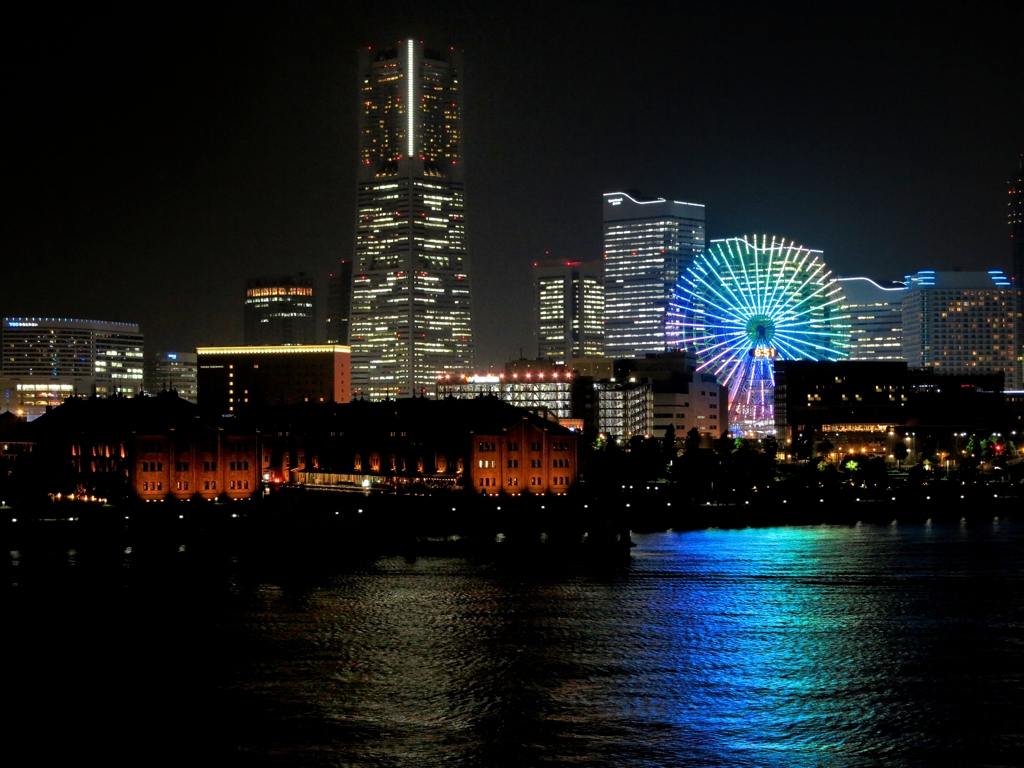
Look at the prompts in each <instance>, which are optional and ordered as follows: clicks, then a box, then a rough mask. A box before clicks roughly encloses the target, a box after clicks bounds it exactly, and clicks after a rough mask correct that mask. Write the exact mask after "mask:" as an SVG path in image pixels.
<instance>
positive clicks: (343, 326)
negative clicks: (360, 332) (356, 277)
mask: <svg viewBox="0 0 1024 768" xmlns="http://www.w3.org/2000/svg"><path fill="white" fill-rule="evenodd" d="M351 306H352V262H351V261H350V260H347V259H342V260H341V263H340V264H338V266H337V267H335V268H334V271H333V272H331V273H330V274H329V275H328V276H327V323H326V324H327V343H328V344H348V329H349V312H350V309H351Z"/></svg>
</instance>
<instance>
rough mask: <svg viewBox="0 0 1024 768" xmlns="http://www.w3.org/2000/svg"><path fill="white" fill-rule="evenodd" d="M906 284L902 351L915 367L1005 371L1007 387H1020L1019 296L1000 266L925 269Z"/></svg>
mask: <svg viewBox="0 0 1024 768" xmlns="http://www.w3.org/2000/svg"><path fill="white" fill-rule="evenodd" d="M906 283H907V290H906V292H905V293H904V294H903V355H904V357H905V358H906V360H907V365H908V366H909V367H910V368H934V369H935V370H936V372H937V373H954V374H964V373H978V374H994V373H1000V372H1001V373H1002V374H1003V376H1004V388H1005V389H1017V388H1019V387H1020V382H1019V381H1018V380H1017V377H1018V373H1019V370H1020V361H1019V360H1018V355H1019V349H1020V347H1019V345H1018V344H1017V340H1016V329H1017V325H1018V323H1017V317H1016V309H1015V301H1014V298H1015V297H1014V291H1013V287H1012V285H1011V283H1010V280H1009V279H1008V278H1007V277H1006V275H1004V274H1003V272H1002V271H1001V270H998V269H993V270H989V271H988V272H934V271H932V270H921V271H920V272H918V273H917V274H915V275H908V276H907V278H906Z"/></svg>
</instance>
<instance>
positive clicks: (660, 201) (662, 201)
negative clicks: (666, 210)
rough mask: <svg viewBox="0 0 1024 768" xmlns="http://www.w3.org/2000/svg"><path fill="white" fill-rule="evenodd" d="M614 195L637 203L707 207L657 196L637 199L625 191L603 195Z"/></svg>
mask: <svg viewBox="0 0 1024 768" xmlns="http://www.w3.org/2000/svg"><path fill="white" fill-rule="evenodd" d="M616 195H622V196H623V197H628V198H629V199H630V200H632V201H633V202H634V203H636V204H637V205H651V204H653V203H668V202H673V203H675V204H676V205H692V206H694V207H695V208H705V207H707V206H705V205H704V204H703V203H687V202H684V201H682V200H672V201H669V200H666V199H665V198H664V197H659V198H658V199H657V200H637V199H636V198H635V197H633V196H632V195H627V194H626V193H625V192H605V193H604V196H605V197H614V196H616Z"/></svg>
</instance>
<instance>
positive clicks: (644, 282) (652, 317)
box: [604, 192, 704, 358]
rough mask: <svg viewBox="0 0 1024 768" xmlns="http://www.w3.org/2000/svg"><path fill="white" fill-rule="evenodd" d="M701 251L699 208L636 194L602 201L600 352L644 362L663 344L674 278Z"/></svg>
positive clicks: (609, 196)
mask: <svg viewBox="0 0 1024 768" xmlns="http://www.w3.org/2000/svg"><path fill="white" fill-rule="evenodd" d="M703 250H704V206H703V205H700V204H698V203H683V202H679V201H677V200H666V199H664V198H645V197H641V196H640V195H639V194H636V193H630V194H627V193H625V192H613V193H608V194H605V196H604V258H605V262H604V307H605V309H604V317H605V326H604V328H605V330H604V353H605V354H606V355H607V356H608V357H615V358H623V357H643V356H644V355H647V354H656V353H658V352H664V351H665V350H666V349H667V348H668V345H667V343H666V336H665V318H666V313H667V310H668V304H669V299H670V298H671V296H672V289H673V288H675V286H676V283H677V282H678V281H679V276H680V275H681V274H682V273H683V272H684V271H685V270H686V268H687V267H688V266H689V265H690V263H691V262H692V261H693V259H694V257H695V256H696V255H697V254H698V253H700V252H701V251H703Z"/></svg>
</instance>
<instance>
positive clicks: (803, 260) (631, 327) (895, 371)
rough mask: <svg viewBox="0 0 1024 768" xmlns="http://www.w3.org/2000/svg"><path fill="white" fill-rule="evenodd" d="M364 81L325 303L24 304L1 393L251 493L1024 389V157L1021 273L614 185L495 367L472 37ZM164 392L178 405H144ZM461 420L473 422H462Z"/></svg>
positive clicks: (19, 411) (134, 471) (187, 472)
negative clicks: (951, 263) (861, 269)
mask: <svg viewBox="0 0 1024 768" xmlns="http://www.w3.org/2000/svg"><path fill="white" fill-rule="evenodd" d="M357 85H358V89H359V93H360V99H359V101H360V112H359V136H358V138H359V153H358V158H357V162H358V174H357V188H356V190H355V191H356V207H355V210H354V211H352V214H353V215H354V223H355V236H354V239H353V242H352V243H351V244H350V247H349V248H346V249H345V251H344V252H343V253H342V254H341V255H343V256H344V258H339V259H338V260H337V261H336V263H335V264H334V265H333V266H332V267H331V271H330V273H329V275H328V279H327V282H326V286H327V290H326V304H325V306H324V308H323V309H324V311H323V315H322V318H321V315H320V309H321V306H320V303H319V301H318V299H321V300H322V299H323V296H321V295H319V294H318V289H317V286H316V281H315V280H314V279H313V278H312V277H310V276H308V275H305V274H301V273H300V274H294V275H287V274H277V275H271V276H259V277H253V278H251V279H249V280H248V281H247V283H246V285H245V289H244V316H243V318H242V320H243V324H244V344H243V345H239V346H206V347H200V348H198V349H188V350H179V351H166V350H159V351H158V350H149V349H147V348H146V345H145V339H144V336H143V334H142V333H141V331H140V329H139V326H138V325H136V324H132V323H122V322H106V321H94V320H79V319H69V318H53V317H5V318H3V324H2V327H0V350H2V357H0V412H4V411H10V413H11V414H12V415H13V416H14V417H17V418H20V419H22V420H26V421H31V420H33V419H36V418H38V417H40V416H42V415H44V414H46V413H47V411H51V410H53V409H55V408H57V407H58V406H60V407H61V413H62V415H61V416H60V417H59V418H57V419H54V418H52V417H51V418H48V419H47V420H44V422H43V423H44V424H49V425H51V426H50V427H49V428H50V429H57V430H58V431H59V430H60V429H65V430H66V431H67V435H68V437H67V440H70V441H71V442H69V443H68V445H66V446H64V448H66V449H67V450H69V451H71V452H72V453H71V454H70V455H73V456H75V457H76V465H75V466H76V468H77V469H76V471H77V472H79V473H82V474H83V475H84V474H88V473H102V472H111V471H115V472H121V470H122V469H125V468H126V467H127V471H128V476H129V478H130V479H131V482H132V483H133V488H134V491H135V492H136V493H138V494H141V495H143V496H146V494H149V495H150V496H152V497H153V498H156V497H159V496H160V495H161V494H168V493H170V494H172V495H176V496H185V495H189V494H194V493H199V494H200V495H208V496H211V497H212V496H216V495H219V494H220V493H221V492H222V491H226V492H228V494H229V495H230V494H235V495H239V496H240V495H245V494H247V493H250V492H253V491H254V490H255V487H256V484H257V483H260V482H264V481H265V480H266V478H267V477H273V478H281V477H286V478H291V477H293V476H294V477H302V478H304V480H303V481H304V482H308V483H314V484H328V485H331V484H342V485H344V484H351V483H355V484H357V485H359V484H362V483H364V481H368V482H370V483H371V484H373V483H376V482H378V480H377V478H380V477H388V478H392V479H393V480H394V482H403V483H404V482H409V483H412V482H420V483H425V484H427V485H431V484H433V485H444V484H446V483H450V482H451V481H452V479H453V478H455V477H456V476H461V477H463V478H465V477H471V479H472V484H473V485H474V487H475V488H476V490H478V491H480V492H484V493H494V492H497V491H498V490H499V489H504V490H505V491H506V492H511V491H514V490H515V492H518V490H516V489H519V490H522V491H525V490H529V491H531V492H541V491H543V492H562V491H564V490H565V488H567V487H568V486H569V485H571V484H572V482H574V479H575V477H576V459H575V451H576V441H577V440H578V439H584V437H585V438H586V439H587V440H605V441H616V442H620V443H623V444H628V443H629V441H631V440H633V439H634V438H637V437H657V438H659V439H663V438H666V437H667V436H670V435H675V436H676V439H677V440H682V439H683V438H684V436H685V435H687V434H693V433H694V431H696V434H697V435H698V436H699V437H700V438H701V439H702V440H704V441H705V442H707V441H710V440H713V439H717V438H719V437H722V436H725V435H728V434H730V433H731V434H733V435H744V436H749V437H764V436H767V435H771V434H777V435H778V436H779V437H780V438H783V439H785V440H788V441H793V440H795V439H797V438H798V437H799V436H800V435H801V434H803V433H804V432H805V431H807V430H819V431H820V430H822V429H825V428H826V427H827V428H829V429H833V431H837V434H839V433H843V432H844V431H845V432H849V433H857V434H862V435H875V437H876V438H878V437H879V436H880V435H883V434H884V435H888V434H889V432H891V431H892V430H893V428H894V425H906V424H913V423H922V424H923V423H926V422H929V421H933V422H934V421H942V419H943V418H944V419H945V421H943V423H946V422H949V421H950V420H949V419H948V418H946V417H942V418H940V417H939V416H938V415H936V414H938V413H940V411H941V408H947V407H949V408H956V407H959V405H958V403H961V401H960V400H958V399H956V398H955V397H953V394H952V393H954V392H955V393H956V394H957V396H960V395H963V396H964V397H966V394H965V393H967V392H968V391H970V392H975V393H977V395H976V396H975V395H972V396H971V398H974V399H970V398H968V399H966V400H963V401H962V402H963V403H966V405H964V407H965V408H966V409H967V410H966V411H964V413H965V414H968V413H974V414H976V413H977V412H978V411H977V408H976V407H975V406H976V405H977V404H978V403H981V402H983V401H984V402H985V403H990V401H991V402H992V403H994V402H995V400H996V399H998V398H995V397H994V395H993V398H989V399H986V398H987V395H988V394H992V393H995V392H999V393H1000V395H999V397H1000V398H1008V399H1007V400H1006V402H1018V401H1019V400H1020V398H1021V395H1020V393H1019V390H1021V389H1022V388H1024V353H1022V340H1024V296H1022V292H1021V288H1022V286H1024V166H1019V167H1018V172H1017V175H1016V177H1015V178H1014V179H1013V180H1011V181H1010V184H1009V200H1008V223H1009V225H1010V236H1011V242H1012V253H1011V256H1012V260H1013V261H1012V263H1013V272H1012V274H1010V275H1007V274H1005V273H1004V272H1002V271H1001V270H998V269H990V270H985V271H972V272H937V271H931V270H921V271H918V272H916V273H914V274H911V275H907V276H906V277H905V278H904V279H903V280H901V281H898V282H896V281H884V280H881V279H874V278H871V277H865V276H842V277H837V276H835V275H833V273H832V271H831V270H830V269H829V268H828V266H827V265H826V263H825V261H824V254H823V253H822V252H821V251H819V250H814V249H810V248H805V247H803V246H801V245H798V244H796V243H795V242H794V241H792V240H786V239H784V238H781V237H777V236H771V235H736V236H730V237H724V238H719V239H708V237H707V232H706V228H705V227H706V213H707V212H706V208H705V206H704V205H703V204H701V203H697V202H685V201H680V200H673V199H669V198H667V197H651V196H647V195H644V194H641V193H640V192H637V191H635V190H628V191H618V192H609V193H606V194H604V195H603V197H602V201H601V205H602V226H603V252H602V253H600V254H597V253H595V254H591V255H584V258H582V259H579V260H577V259H569V260H565V259H552V258H550V257H549V255H548V254H545V257H544V258H543V259H538V260H537V261H536V262H534V263H533V267H532V282H533V299H534V306H533V310H532V317H531V318H525V317H524V318H522V320H524V321H525V320H527V319H529V320H531V321H532V326H533V329H534V335H535V342H536V347H535V349H533V350H531V352H530V356H529V357H528V356H524V355H523V354H522V352H521V353H520V358H521V359H519V360H516V361H512V362H509V363H508V364H507V365H506V366H505V367H504V368H503V369H501V370H492V369H484V368H482V367H480V366H478V365H477V361H476V352H477V344H476V339H475V337H474V333H473V322H472V321H473V296H472V290H471V280H470V274H471V272H470V263H469V256H470V254H469V250H468V241H467V223H466V210H467V202H466V195H467V190H466V181H465V170H464V162H463V161H464V146H465V136H464V126H463V106H464V93H463V82H462V61H461V57H460V54H459V52H458V51H455V50H454V49H451V48H434V47H430V46H427V45H424V44H423V43H422V42H419V41H416V40H406V41H403V42H400V43H398V44H396V45H388V46H384V47H382V48H368V49H366V50H364V51H362V52H361V54H360V60H359V67H358V84H357ZM596 202H597V201H595V205H596ZM239 293H240V294H241V291H239ZM961 390H962V391H961ZM940 391H941V392H942V393H944V394H942V395H941V396H940V394H939V393H940ZM1003 393H1006V394H1005V395H1004V394H1003ZM172 394H173V395H176V396H177V397H172ZM140 395H150V396H153V398H155V399H156V400H160V402H161V403H163V405H161V406H159V407H158V406H156V405H152V406H151V407H149V410H146V409H145V408H144V407H143V406H139V408H138V409H137V410H132V409H131V408H129V407H127V406H124V405H123V403H121V400H122V399H123V398H136V397H137V396H140ZM161 398H163V399H161ZM1015 398H1016V399H1015ZM79 399H96V400H110V401H112V402H113V401H116V403H118V404H108V405H105V406H104V405H92V406H89V407H90V408H93V409H94V412H95V413H103V414H108V415H110V417H111V418H115V417H116V419H118V420H119V421H118V423H119V424H123V425H126V426H123V427H119V429H120V430H121V431H120V432H119V433H117V435H114V436H112V437H110V438H109V439H107V438H104V440H102V441H99V442H96V443H95V444H85V443H76V442H74V440H73V439H72V437H71V434H72V433H73V431H74V429H73V428H72V425H73V423H74V419H75V418H79V416H81V415H82V414H86V413H88V412H89V411H87V410H83V408H85V406H83V405H82V404H80V403H76V404H75V405H74V406H73V408H72V409H65V406H64V405H62V404H65V403H66V402H67V401H69V400H76V401H77V400H79ZM433 400H438V401H441V402H438V403H431V402H430V401H433ZM1000 402H1003V400H1000ZM385 403H386V404H387V405H385ZM481 403H483V404H481ZM936 404H941V408H938V409H936ZM296 407H298V408H304V407H315V408H317V409H321V410H318V411H316V412H317V413H318V414H319V416H317V417H316V418H317V419H318V420H317V421H306V422H304V423H303V425H302V429H301V430H300V431H301V433H302V434H305V435H307V436H308V441H307V442H305V443H303V444H298V443H296V444H295V445H291V446H290V447H287V448H285V447H282V444H280V443H274V445H272V446H271V445H270V444H271V442H273V441H271V440H270V439H269V437H267V436H266V433H265V432H260V431H259V430H261V429H265V428H269V426H268V425H270V422H268V421H266V419H270V418H271V417H270V416H268V415H267V414H271V413H273V414H275V415H273V417H272V419H276V420H279V421H280V420H285V421H287V420H288V419H292V418H298V417H297V416H295V415H294V413H292V412H289V411H288V410H287V409H289V408H296ZM985 407H986V408H988V407H989V406H988V405H986V406H985ZM995 407H996V406H994V405H993V406H992V408H995ZM282 409H283V410H282ZM972 409H973V410H972ZM70 414H75V415H74V416H73V415H70ZM196 414H199V415H201V417H202V418H201V419H199V420H196V421H195V423H193V422H192V421H189V418H191V417H192V416H194V415H196ZM289 414H291V415H289ZM8 418H11V417H8ZM302 418H306V417H305V416H304V417H302ZM965 418H966V416H965ZM971 418H974V417H973V416H972V417H971ZM985 418H986V419H987V418H988V417H985ZM346 419H349V422H345V420H346ZM232 420H235V421H232ZM984 420H985V419H982V421H984ZM243 421H244V422H245V424H247V425H249V426H245V427H242V426H238V425H241V424H242V423H243ZM343 422H345V423H348V424H351V425H356V426H342V423H343ZM275 423H276V422H275ZM62 424H63V425H64V426H63V427H62V426H60V425H62ZM129 424H130V425H132V427H133V429H134V431H133V429H129V428H128V426H127V425H129ZM185 424H188V427H187V428H186V427H185V426H184V425H185ZM225 424H234V425H235V427H232V428H227V427H225V426H224V425H225ZM388 424H390V425H392V426H391V427H390V428H389V427H387V426H386V425H388ZM382 425H383V426H382ZM450 425H456V426H457V428H456V427H451V428H453V429H455V430H456V431H455V433H454V434H455V435H456V437H452V438H451V439H448V438H442V435H443V433H444V432H445V430H446V429H449V427H450ZM236 427H237V428H236ZM139 430H142V431H139ZM246 430H248V431H246ZM353 430H354V431H353ZM275 431H276V432H277V433H280V434H282V435H287V434H289V433H291V432H293V430H291V429H289V428H277V429H276V430H275ZM172 432H174V433H175V434H173V435H172ZM342 433H344V435H345V438H344V440H341V438H340V435H341V434H342ZM40 434H42V433H40ZM257 434H263V435H264V436H263V437H259V438H257ZM296 434H297V433H296ZM413 434H415V435H417V437H416V438H415V439H414V438H413V437H412V435H413ZM130 435H134V437H130ZM470 435H472V436H473V437H472V438H470V437H469V436H470ZM215 436H216V441H217V442H216V446H215V447H214V443H213V441H214V437H215ZM328 436H332V437H334V438H335V440H334V443H332V442H331V441H330V440H328V439H327V438H328ZM61 439H62V440H63V439H64V438H61ZM282 439H283V438H282ZM887 439H888V437H885V438H884V440H887ZM884 440H883V442H884ZM268 446H269V447H268ZM332 446H333V447H332ZM62 449H63V448H62ZM232 455H234V456H235V458H231V456H232ZM297 457H298V458H297ZM552 461H554V462H555V463H552ZM225 462H226V466H227V468H225ZM200 465H202V467H203V469H202V470H200V469H199V467H200ZM154 467H155V469H154ZM172 467H174V469H171V468H172ZM239 467H245V469H240V468H239ZM215 468H216V469H215ZM368 478H369V480H367V479H368ZM154 484H155V487H154ZM208 484H209V487H208Z"/></svg>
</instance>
